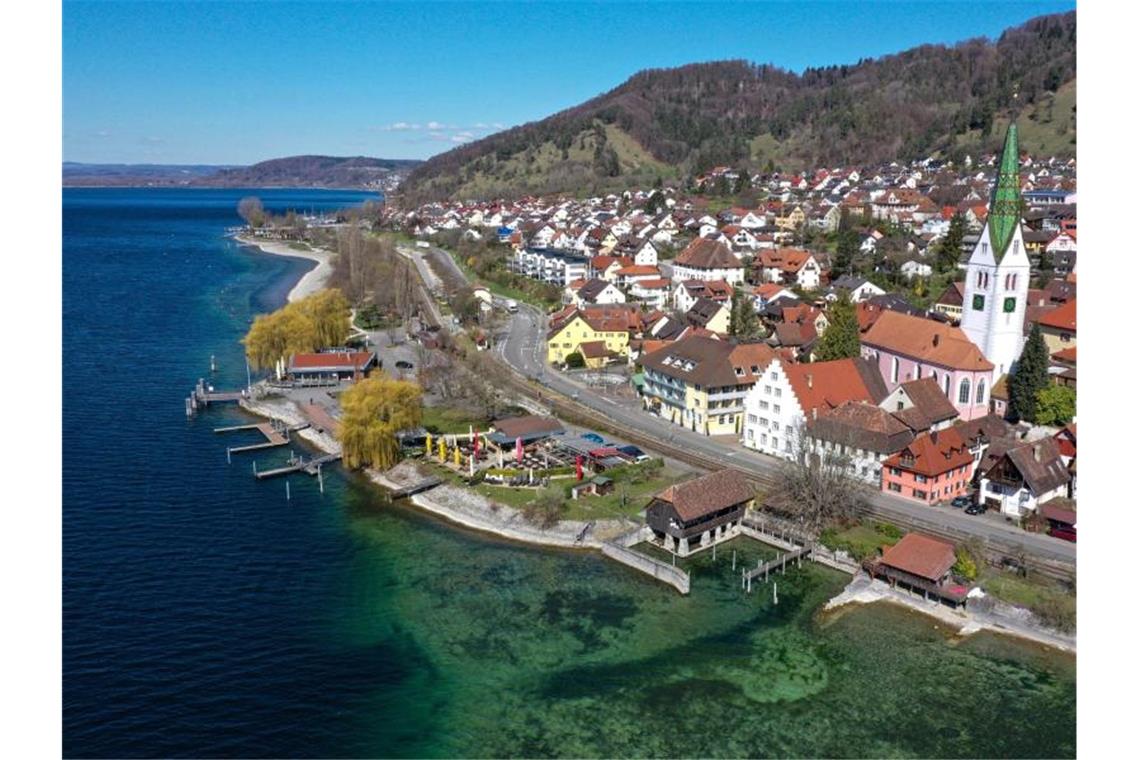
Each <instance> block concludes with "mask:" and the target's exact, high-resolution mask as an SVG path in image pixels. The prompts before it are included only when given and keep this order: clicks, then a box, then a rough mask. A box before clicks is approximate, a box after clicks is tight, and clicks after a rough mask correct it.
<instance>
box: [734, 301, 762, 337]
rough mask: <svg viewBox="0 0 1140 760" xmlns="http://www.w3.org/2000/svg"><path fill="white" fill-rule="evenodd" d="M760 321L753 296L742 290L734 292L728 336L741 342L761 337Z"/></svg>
mask: <svg viewBox="0 0 1140 760" xmlns="http://www.w3.org/2000/svg"><path fill="white" fill-rule="evenodd" d="M760 332H761V327H760V319H759V317H757V316H756V306H755V304H753V303H752V298H751V296H749V295H748V293H746V292H745V291H744V290H742V289H741V288H737V289H735V290H734V291H733V292H732V303H731V306H730V308H729V319H728V334H729V335H731V336H732V337H734V338H737V339H739V340H752V339H753V338H756V337H758V336H759V335H760Z"/></svg>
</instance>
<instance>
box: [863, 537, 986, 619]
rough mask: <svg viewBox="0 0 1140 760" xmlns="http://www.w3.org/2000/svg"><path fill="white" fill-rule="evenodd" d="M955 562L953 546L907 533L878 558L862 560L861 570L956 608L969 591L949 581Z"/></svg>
mask: <svg viewBox="0 0 1140 760" xmlns="http://www.w3.org/2000/svg"><path fill="white" fill-rule="evenodd" d="M954 562H955V556H954V545H953V544H951V543H948V542H946V541H943V540H941V539H937V538H933V537H931V536H927V535H924V534H922V533H907V534H906V535H905V536H903V537H902V539H901V540H900V541H899V542H898V543H897V544H895V545H894V546H892V547H890V548H889V549H887V550H886V551H884V552H883V555H882V556H881V557H869V558H868V559H866V560H864V561H863V569H864V570H866V571H867V573H868V574H870V576H871V577H872V578H879V579H881V580H884V581H886V582H887V583H889V584H890V585H891V586H892V587H896V586H901V587H902V588H904V589H908V590H910V591H913V592H914V593H916V594H921V595H922V596H923V598H925V599H935V600H937V601H939V602H942V603H944V604H948V605H950V606H951V607H958V606H960V605H962V604H965V602H966V595H967V594H968V593H969V589H968V588H966V587H965V586H960V585H958V584H956V583H954V582H953V581H952V579H951V576H950V569H951V568H952V567H954Z"/></svg>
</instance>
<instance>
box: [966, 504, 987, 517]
mask: <svg viewBox="0 0 1140 760" xmlns="http://www.w3.org/2000/svg"><path fill="white" fill-rule="evenodd" d="M985 512H986V506H985V505H984V504H971V505H970V506H968V507H966V514H968V515H981V514H985Z"/></svg>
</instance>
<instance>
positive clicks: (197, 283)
mask: <svg viewBox="0 0 1140 760" xmlns="http://www.w3.org/2000/svg"><path fill="white" fill-rule="evenodd" d="M251 193H256V194H257V195H259V196H260V197H261V198H262V199H263V201H264V202H265V204H266V207H267V208H268V209H269V210H272V211H283V210H285V209H286V208H288V207H295V208H298V209H318V210H319V209H322V208H325V209H332V208H340V207H344V206H347V205H352V204H357V203H360V202H361V201H362V200H364V199H366V198H368V197H375V196H371V195H365V194H362V193H349V192H321V191H304V192H295V191H273V190H269V191H266V190H259V191H250V192H242V191H228V190H227V191H223V190H193V191H189V190H109V189H97V190H95V189H93V190H65V191H64V197H63V203H64V209H63V225H64V226H63V245H64V253H63V262H64V266H63V274H64V283H63V321H64V345H63V349H64V357H63V358H64V402H63V436H64V442H65V443H64V461H63V496H64V520H63V581H64V595H63V623H64V651H63V655H64V684H63V687H64V691H63V698H64V713H63V718H64V750H65V753H66V754H68V755H122V754H145V755H168V754H197V755H201V754H207V755H208V754H229V755H281V754H296V753H297V752H302V753H304V754H336V753H338V752H343V751H344V749H345V746H351V743H348V744H347V745H346V744H345V743H344V741H343V739H340V738H337V739H336V740H335V741H331V739H333V738H334V737H336V736H337V733H338V732H343V731H345V730H346V729H347V726H346V725H344V722H343V719H344V715H345V714H346V711H345V707H346V705H349V704H351V703H352V700H353V698H354V695H355V694H356V692H357V690H358V689H360V688H361V685H362V684H368V685H369V686H372V685H374V683H375V681H376V679H378V678H379V679H383V678H384V677H385V670H386V669H390V668H392V667H393V666H392V665H390V664H385V659H384V658H375V657H361V656H359V653H355V654H351V655H350V654H345V653H343V652H337V651H330V650H329V648H328V647H327V646H325V643H324V639H327V638H328V637H325V636H322V635H321V634H320V632H319V630H320V628H321V626H322V625H323V624H325V623H326V622H327V621H325V620H323V619H322V618H321V617H320V615H321V613H322V611H323V610H322V608H321V606H320V605H319V604H318V605H315V606H312V603H313V600H314V599H315V598H316V597H317V595H318V594H320V593H321V590H322V589H324V588H327V586H328V584H329V583H330V582H331V581H330V578H331V576H334V575H335V574H336V573H338V572H340V571H342V569H343V564H342V563H341V562H340V560H341V559H342V558H343V555H344V553H345V552H346V546H347V542H346V541H345V538H344V535H343V531H341V530H340V529H339V526H338V525H337V521H336V520H335V519H330V517H331V516H332V513H331V512H330V511H329V510H327V509H322V508H321V507H320V506H318V507H316V508H314V504H315V503H316V504H318V505H319V504H321V503H322V502H321V500H320V499H319V496H318V497H314V495H313V492H314V490H315V489H314V488H313V487H312V485H311V484H309V483H308V482H305V481H296V482H294V483H293V484H292V489H293V495H294V499H293V501H292V502H288V503H287V502H286V501H285V499H284V493H283V490H282V489H283V488H284V484H282V483H274V484H271V485H270V484H255V482H254V480H253V478H252V477H251V475H250V469H249V468H250V467H251V465H250V460H249V459H248V458H245V459H241V460H239V461H235V464H234V466H231V467H227V466H226V462H225V457H224V445H223V444H222V442H221V441H220V440H219V437H218V436H216V435H214V434H213V433H212V428H213V427H214V426H217V425H222V424H226V421H227V420H234V421H237V420H238V419H240V417H241V414H240V413H239V412H237V411H236V410H231V411H225V412H222V411H220V410H211V411H210V412H209V413H208V414H206V415H204V416H203V417H201V418H199V419H197V420H194V421H191V422H188V421H187V420H186V417H185V412H184V407H183V401H182V399H183V398H184V397H185V396H186V395H187V393H188V392H189V390H190V389H191V387H192V386H193V384H194V382H195V380H196V379H197V378H199V377H203V376H205V377H209V373H208V370H209V360H210V355H211V354H215V355H216V357H217V361H218V365H219V366H218V372H217V374H216V376H215V377H214V382H215V383H216V384H217V385H218V386H219V387H237V386H240V385H244V382H245V365H244V363H243V360H242V353H241V347H240V345H239V344H238V343H237V338H238V337H240V335H241V334H242V333H243V332H244V330H245V327H246V325H247V324H248V323H249V321H250V320H251V318H252V316H253V315H254V314H255V313H258V312H261V311H267V310H270V309H273V308H276V307H277V306H279V305H280V304H281V303H283V302H284V298H285V294H286V293H287V292H288V290H289V288H290V287H291V285H292V283H293V282H294V281H295V280H296V279H297V277H299V276H300V274H301V273H303V272H304V271H306V270H307V269H308V268H310V267H311V266H312V264H311V263H309V262H306V261H303V260H294V259H286V258H281V257H274V256H268V255H265V254H261V253H259V252H256V251H251V250H250V249H248V248H242V247H240V246H238V245H236V244H234V243H233V242H232V241H229V240H226V239H224V238H223V237H222V232H223V230H224V229H225V228H226V227H228V226H232V225H235V224H238V223H239V222H240V220H239V219H238V217H237V214H236V204H237V202H238V200H239V198H241V197H243V196H244V195H247V194H251ZM273 456H276V455H266V456H264V457H262V460H263V462H262V463H263V464H264V462H265V460H272V459H273ZM266 486H268V487H266ZM274 486H277V487H274ZM343 489H344V485H343V483H342V482H340V481H338V480H337V479H336V478H335V477H334V478H333V479H332V480H331V482H330V483H329V493H328V494H326V495H325V499H324V502H323V503H324V504H328V503H330V502H332V501H333V500H334V499H336V498H337V495H338V492H340V491H343Z"/></svg>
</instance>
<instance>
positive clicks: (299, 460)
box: [254, 454, 340, 480]
mask: <svg viewBox="0 0 1140 760" xmlns="http://www.w3.org/2000/svg"><path fill="white" fill-rule="evenodd" d="M338 460H340V454H325V455H323V456H319V457H313V458H312V459H309V460H307V461H306V460H305V458H304V457H294V458H293V459H291V460H290V461H289V464H287V465H285V466H284V467H277V468H275V469H272V470H262V471H261V472H258V473H255V474H254V477H256V478H257V479H258V480H265V479H266V478H276V477H280V476H282V475H289V474H291V473H294V472H303V473H305V474H306V475H310V476H316V475H317V473H318V472H319V471H320V468H321V467H323V466H324V465H326V464H331V463H333V462H336V461H338Z"/></svg>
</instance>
